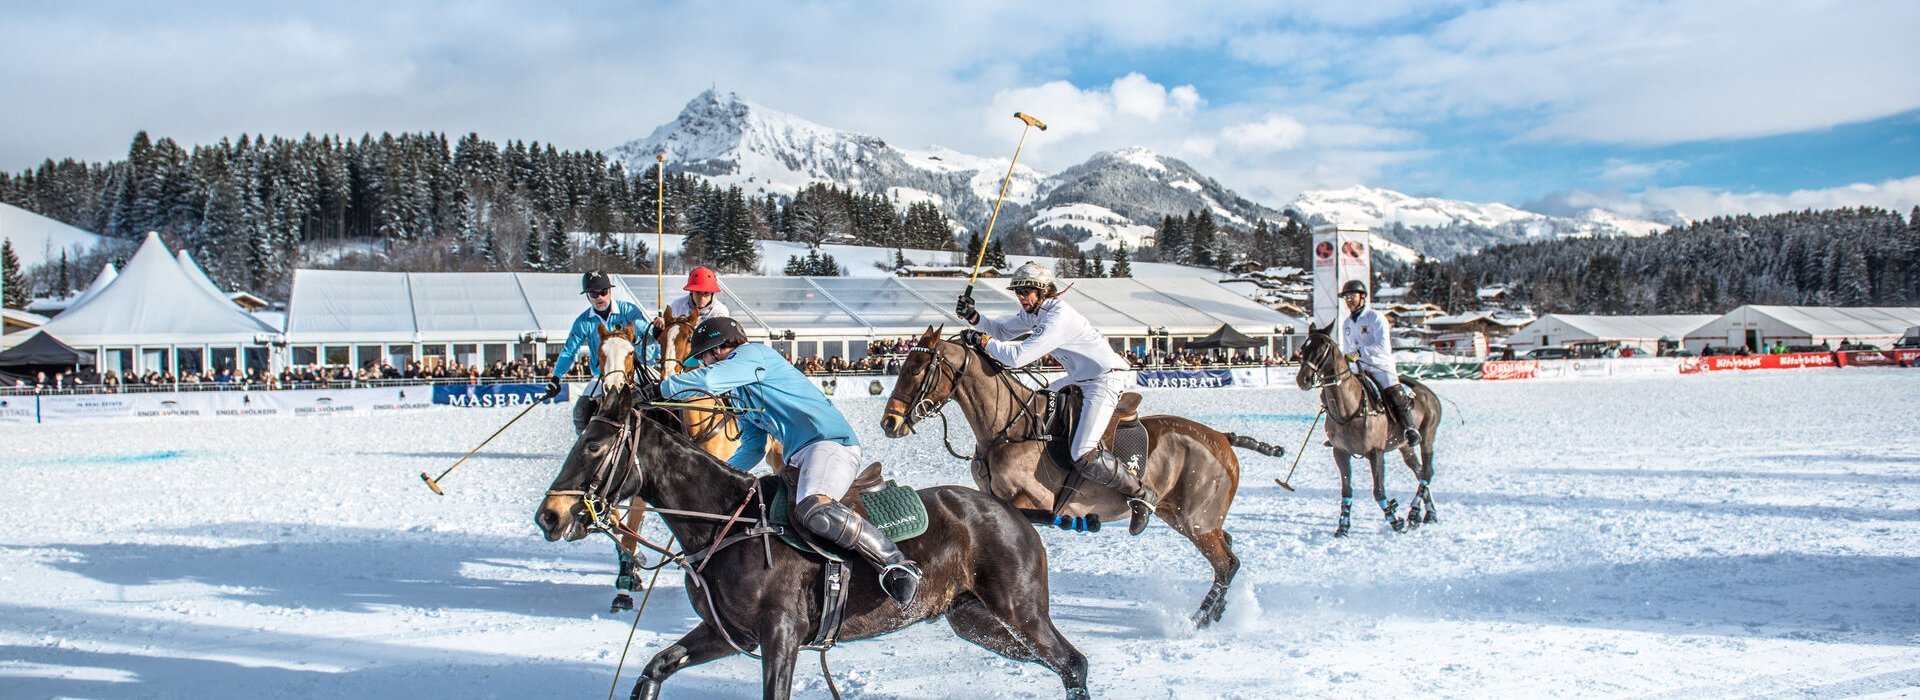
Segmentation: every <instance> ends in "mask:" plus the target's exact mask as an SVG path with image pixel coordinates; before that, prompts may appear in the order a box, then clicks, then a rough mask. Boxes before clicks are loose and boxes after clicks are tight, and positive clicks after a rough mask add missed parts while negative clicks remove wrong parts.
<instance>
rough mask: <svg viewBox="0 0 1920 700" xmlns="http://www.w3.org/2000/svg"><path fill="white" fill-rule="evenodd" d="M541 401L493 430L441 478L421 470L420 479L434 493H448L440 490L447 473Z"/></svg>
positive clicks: (528, 405)
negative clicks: (441, 481) (441, 480)
mask: <svg viewBox="0 0 1920 700" xmlns="http://www.w3.org/2000/svg"><path fill="white" fill-rule="evenodd" d="M541 403H542V401H535V402H533V403H530V404H527V407H526V408H525V409H523V410H521V411H520V415H518V416H514V417H513V420H510V421H507V424H506V425H503V426H500V429H499V430H495V431H493V434H492V435H488V436H487V439H485V440H481V441H480V444H478V445H475V446H474V447H473V449H472V450H469V451H468V452H467V453H466V454H465V455H462V456H461V457H460V459H459V461H456V462H454V463H453V466H452V467H447V470H446V471H443V472H440V476H439V478H434V477H431V476H427V473H426V472H420V480H421V481H424V482H427V488H430V489H433V492H434V493H437V494H440V495H442V496H445V495H447V492H445V491H441V490H440V479H445V478H447V475H448V474H452V473H453V470H454V468H455V467H458V466H460V464H461V462H465V461H467V458H468V457H472V456H473V453H475V452H479V451H480V448H482V447H486V446H487V443H489V442H493V439H494V438H497V437H500V434H501V433H504V432H507V428H508V427H511V426H512V425H513V423H514V421H517V420H520V418H521V416H525V415H527V414H528V413H531V412H532V411H533V407H534V406H538V405H540V404H541Z"/></svg>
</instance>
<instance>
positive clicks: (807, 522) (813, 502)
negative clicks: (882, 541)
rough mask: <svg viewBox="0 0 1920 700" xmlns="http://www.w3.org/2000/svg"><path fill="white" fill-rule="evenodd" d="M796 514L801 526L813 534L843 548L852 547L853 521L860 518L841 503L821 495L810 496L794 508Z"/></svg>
mask: <svg viewBox="0 0 1920 700" xmlns="http://www.w3.org/2000/svg"><path fill="white" fill-rule="evenodd" d="M794 514H795V515H797V516H799V518H800V524H801V526H802V527H805V528H807V530H808V531H810V532H812V533H813V534H816V535H819V536H821V537H824V538H826V539H827V541H829V542H832V543H834V544H837V545H840V546H842V547H851V546H852V544H851V543H852V542H853V539H854V537H853V535H854V529H855V525H854V523H853V519H855V518H858V517H860V516H859V515H856V514H854V512H853V511H852V510H849V509H847V507H846V506H845V505H842V504H841V503H840V502H839V501H835V500H833V499H830V498H827V497H826V496H820V495H814V496H808V497H806V498H805V499H802V500H801V501H800V503H799V504H798V505H796V506H794Z"/></svg>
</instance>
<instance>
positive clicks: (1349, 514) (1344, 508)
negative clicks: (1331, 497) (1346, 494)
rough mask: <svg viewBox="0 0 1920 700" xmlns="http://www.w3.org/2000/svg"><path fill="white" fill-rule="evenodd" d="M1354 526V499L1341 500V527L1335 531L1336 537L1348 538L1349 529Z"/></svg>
mask: <svg viewBox="0 0 1920 700" xmlns="http://www.w3.org/2000/svg"><path fill="white" fill-rule="evenodd" d="M1352 525H1353V499H1351V498H1343V499H1340V527H1337V528H1334V529H1333V536H1334V537H1346V536H1347V529H1348V528H1349V527H1350V526H1352Z"/></svg>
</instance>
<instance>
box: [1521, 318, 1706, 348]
mask: <svg viewBox="0 0 1920 700" xmlns="http://www.w3.org/2000/svg"><path fill="white" fill-rule="evenodd" d="M1716 318H1719V317H1718V316H1715V315H1713V314H1665V315H1647V316H1598V315H1586V314H1547V315H1545V316H1541V317H1540V318H1537V319H1534V321H1533V322H1532V323H1529V324H1527V325H1526V326H1524V327H1522V328H1521V329H1520V330H1519V331H1516V332H1515V333H1514V334H1513V335H1512V336H1510V337H1508V338H1507V345H1508V346H1510V347H1512V348H1513V349H1515V350H1529V349H1532V348H1535V347H1551V346H1566V345H1571V344H1574V343H1591V342H1601V343H1610V344H1615V345H1624V346H1631V347H1633V348H1634V349H1635V350H1636V351H1639V352H1643V353H1646V354H1648V355H1651V354H1653V353H1654V352H1655V351H1656V350H1658V349H1659V343H1660V341H1662V340H1665V341H1667V342H1668V343H1669V344H1673V345H1676V346H1677V344H1678V343H1680V342H1681V341H1682V340H1683V339H1684V338H1686V337H1687V336H1688V335H1690V334H1692V333H1693V332H1694V330H1696V329H1698V328H1699V327H1701V326H1703V325H1706V323H1707V322H1708V321H1712V320H1713V319H1716Z"/></svg>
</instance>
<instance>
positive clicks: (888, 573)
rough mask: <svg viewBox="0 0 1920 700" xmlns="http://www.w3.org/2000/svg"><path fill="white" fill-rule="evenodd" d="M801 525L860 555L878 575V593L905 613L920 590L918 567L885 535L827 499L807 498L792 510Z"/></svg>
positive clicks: (816, 496) (865, 520) (851, 512)
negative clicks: (878, 572)
mask: <svg viewBox="0 0 1920 700" xmlns="http://www.w3.org/2000/svg"><path fill="white" fill-rule="evenodd" d="M795 511H796V513H795V514H796V515H798V516H799V519H800V522H801V523H802V524H804V525H806V527H807V529H808V530H811V531H812V532H813V534H816V535H819V536H821V537H823V538H825V539H826V540H827V541H828V542H832V543H834V544H836V545H839V546H840V547H842V548H845V549H850V550H853V551H855V552H859V553H860V556H862V557H865V558H866V560H867V563H869V564H872V565H873V568H875V569H877V570H879V571H880V590H881V591H883V592H885V593H886V594H887V597H888V598H892V599H893V602H894V604H895V605H898V606H900V609H902V610H905V609H906V608H907V606H908V605H911V604H912V603H913V595H914V592H915V591H917V590H918V589H919V588H920V577H921V575H922V574H921V573H920V566H919V565H918V564H915V563H914V562H913V560H911V559H908V558H907V555H906V554H904V553H902V552H901V551H900V546H899V545H896V544H894V543H893V540H892V539H889V538H888V537H887V535H886V533H883V532H881V531H880V528H877V527H874V526H873V523H870V522H867V519H866V518H862V517H860V514H859V513H855V512H853V509H851V508H848V507H847V506H846V504H843V503H840V502H839V501H834V500H829V499H828V498H827V497H826V496H820V495H814V496H808V497H807V498H806V500H803V501H801V502H800V504H799V505H798V506H795Z"/></svg>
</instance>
